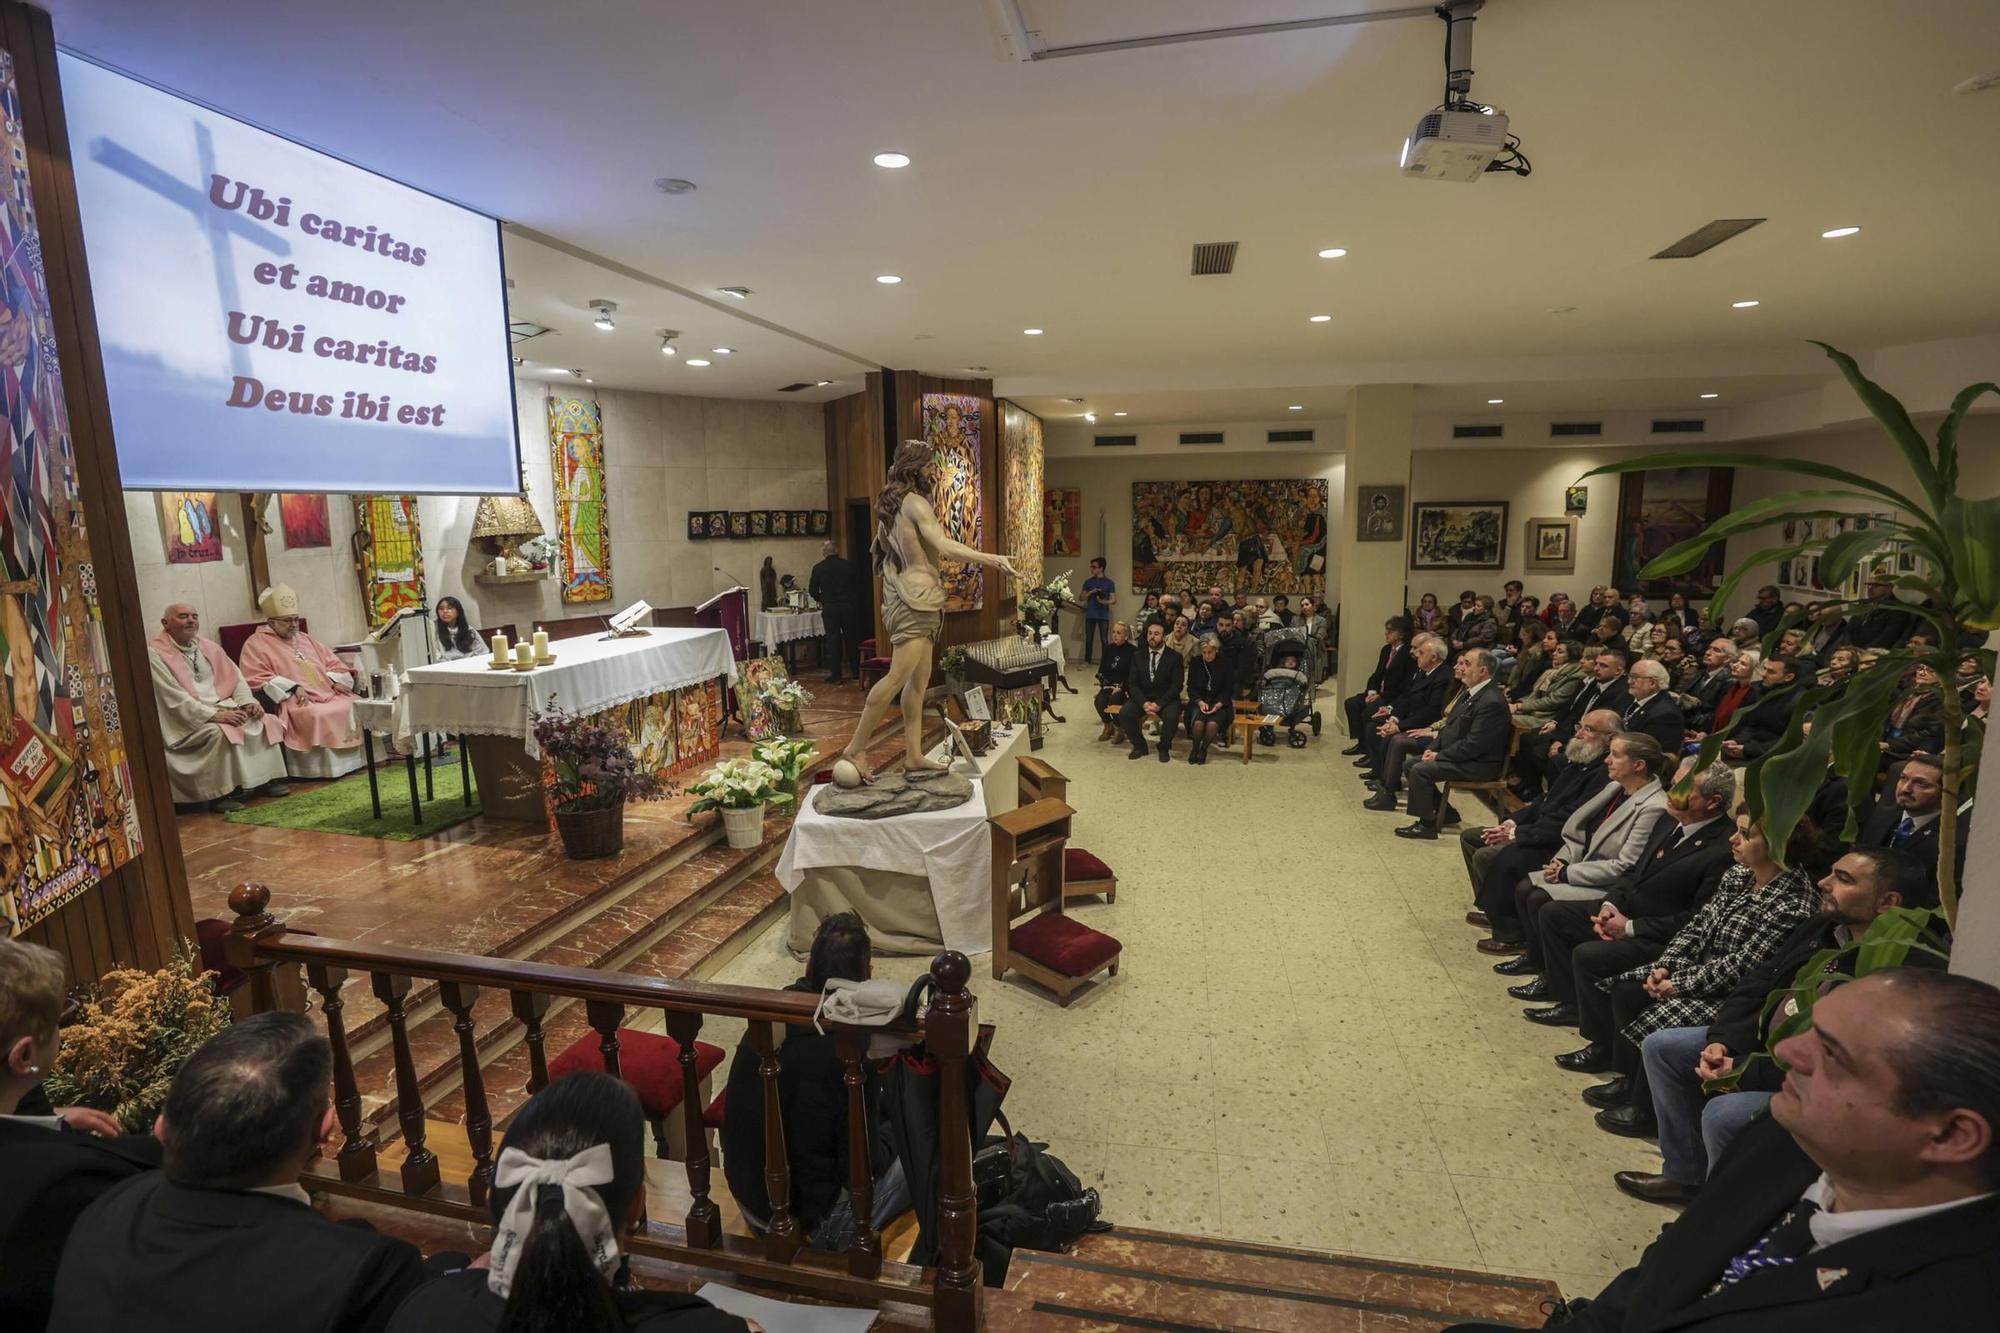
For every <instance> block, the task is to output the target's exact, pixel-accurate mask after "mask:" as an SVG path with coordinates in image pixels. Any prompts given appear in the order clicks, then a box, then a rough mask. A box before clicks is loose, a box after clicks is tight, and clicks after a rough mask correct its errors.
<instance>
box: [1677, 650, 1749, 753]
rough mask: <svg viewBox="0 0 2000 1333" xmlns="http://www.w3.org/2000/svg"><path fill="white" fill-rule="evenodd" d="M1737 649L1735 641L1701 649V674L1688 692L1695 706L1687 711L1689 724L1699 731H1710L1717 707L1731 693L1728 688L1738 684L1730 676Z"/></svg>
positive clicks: (1689, 687)
mask: <svg viewBox="0 0 2000 1333" xmlns="http://www.w3.org/2000/svg"><path fill="white" fill-rule="evenodd" d="M1739 651H1741V650H1740V649H1738V648H1737V646H1736V642H1735V640H1733V639H1717V640H1716V641H1715V642H1713V643H1711V644H1709V645H1708V647H1706V648H1704V649H1702V653H1701V674H1700V675H1698V676H1696V677H1695V678H1694V681H1693V682H1692V683H1691V684H1690V685H1689V686H1688V688H1687V693H1689V694H1690V695H1692V696H1694V706H1693V707H1692V708H1689V709H1686V710H1684V711H1685V712H1686V715H1687V724H1688V726H1689V727H1690V728H1692V729H1694V730H1696V731H1707V730H1708V729H1709V726H1710V723H1711V722H1712V721H1713V720H1714V718H1715V706H1716V705H1717V704H1719V703H1721V702H1722V696H1723V695H1725V694H1727V693H1729V687H1730V686H1732V685H1734V684H1735V683H1736V678H1735V677H1734V676H1733V675H1731V674H1730V667H1731V666H1732V665H1734V663H1735V661H1736V656H1737V653H1738V652H1739Z"/></svg>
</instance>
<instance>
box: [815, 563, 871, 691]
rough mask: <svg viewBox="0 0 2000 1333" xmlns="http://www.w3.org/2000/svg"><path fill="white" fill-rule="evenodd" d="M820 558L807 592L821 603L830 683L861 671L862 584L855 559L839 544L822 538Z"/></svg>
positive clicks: (835, 682) (856, 674)
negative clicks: (845, 554) (844, 556)
mask: <svg viewBox="0 0 2000 1333" xmlns="http://www.w3.org/2000/svg"><path fill="white" fill-rule="evenodd" d="M819 553H820V561H819V563H818V564H816V565H814V566H813V570H812V577H811V579H810V580H808V581H807V583H806V592H807V593H808V594H809V595H810V596H811V597H812V599H813V600H814V601H815V602H818V603H819V609H820V619H821V620H822V621H823V622H824V628H825V633H826V639H825V643H826V659H825V660H826V664H827V668H828V670H829V671H830V672H831V673H832V674H831V675H829V676H828V677H827V683H828V684H832V685H838V684H840V683H841V682H842V681H844V680H847V679H848V678H849V677H852V676H858V675H860V674H861V615H860V606H861V598H860V587H859V580H858V579H857V577H856V571H855V568H854V562H853V561H851V560H845V559H842V558H841V554H840V548H839V547H838V546H835V545H834V544H833V543H832V542H830V541H829V542H823V543H821V544H820V548H819Z"/></svg>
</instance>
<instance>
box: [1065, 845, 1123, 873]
mask: <svg viewBox="0 0 2000 1333" xmlns="http://www.w3.org/2000/svg"><path fill="white" fill-rule="evenodd" d="M1063 878H1065V879H1116V878H1118V877H1117V876H1116V875H1114V874H1112V873H1111V867H1110V866H1108V865H1106V864H1104V862H1102V861H1100V860H1098V859H1097V858H1096V857H1095V856H1092V855H1091V854H1090V853H1089V852H1086V851H1085V850H1083V848H1081V847H1069V848H1065V849H1064V851H1063Z"/></svg>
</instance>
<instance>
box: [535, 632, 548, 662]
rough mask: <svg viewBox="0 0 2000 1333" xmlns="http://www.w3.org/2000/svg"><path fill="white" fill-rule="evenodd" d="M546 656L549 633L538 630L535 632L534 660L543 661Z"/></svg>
mask: <svg viewBox="0 0 2000 1333" xmlns="http://www.w3.org/2000/svg"><path fill="white" fill-rule="evenodd" d="M548 655H549V632H548V631H547V630H545V629H538V630H536V631H535V660H536V661H538V662H539V661H544V660H546V659H547V657H548Z"/></svg>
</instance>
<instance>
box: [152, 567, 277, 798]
mask: <svg viewBox="0 0 2000 1333" xmlns="http://www.w3.org/2000/svg"><path fill="white" fill-rule="evenodd" d="M146 653H147V657H148V658H149V659H150V660H151V663H152V668H153V697H154V699H155V700H157V702H158V704H159V709H160V734H161V738H162V739H163V740H164V741H165V742H166V746H167V780H168V784H169V785H170V786H171V787H172V788H173V793H174V801H175V803H176V804H178V805H187V806H198V807H206V808H207V809H210V810H214V811H217V812H218V813H226V812H228V811H230V810H241V809H242V808H243V802H242V801H241V800H240V799H239V797H240V796H241V795H242V794H243V793H245V792H248V793H251V794H253V795H259V796H284V795H287V794H289V791H290V789H289V788H287V787H286V786H285V754H284V750H283V749H282V748H281V745H282V742H283V741H284V738H285V724H284V722H283V720H282V719H280V718H278V717H277V716H275V715H273V714H270V713H267V712H265V711H264V708H263V705H261V704H259V703H258V702H257V699H256V696H255V695H253V694H251V692H250V685H249V682H248V681H246V680H245V679H244V678H243V673H242V672H240V671H238V670H237V669H236V664H235V663H234V662H232V661H230V660H229V655H228V654H227V653H225V652H223V651H222V646H221V645H220V644H218V643H216V642H215V641H214V640H212V639H204V638H202V637H201V613H200V612H198V611H196V610H195V609H194V608H193V607H192V606H189V605H188V604H187V603H186V602H175V603H174V604H173V605H172V606H170V607H168V608H167V609H166V612H165V614H163V615H162V616H161V617H160V632H159V633H158V634H155V635H154V636H153V637H152V638H151V639H148V640H147V641H146Z"/></svg>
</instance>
